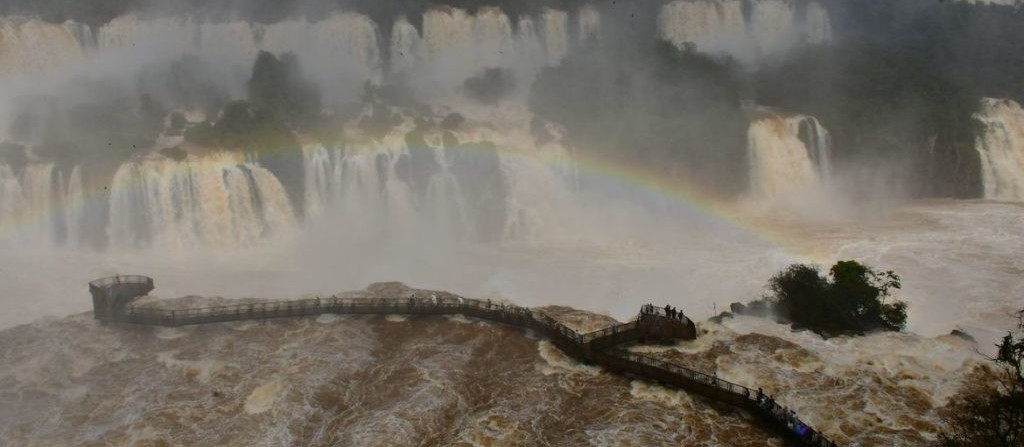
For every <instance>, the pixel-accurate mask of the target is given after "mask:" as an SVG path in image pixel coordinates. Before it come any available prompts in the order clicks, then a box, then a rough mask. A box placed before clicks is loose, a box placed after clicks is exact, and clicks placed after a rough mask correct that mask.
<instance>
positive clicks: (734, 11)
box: [658, 0, 749, 53]
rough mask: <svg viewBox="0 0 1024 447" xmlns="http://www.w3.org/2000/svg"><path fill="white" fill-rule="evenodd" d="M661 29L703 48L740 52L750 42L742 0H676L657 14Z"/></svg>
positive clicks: (671, 39)
mask: <svg viewBox="0 0 1024 447" xmlns="http://www.w3.org/2000/svg"><path fill="white" fill-rule="evenodd" d="M658 33H659V35H660V36H661V38H663V39H665V40H667V41H669V42H672V43H673V44H675V45H676V46H682V45H683V44H685V43H687V42H689V43H693V44H694V45H696V46H697V48H699V49H701V50H702V51H711V52H715V51H723V52H728V53H741V52H743V51H745V47H746V46H747V45H748V44H749V39H748V38H747V30H746V22H745V20H744V18H743V2H742V1H741V0H697V1H673V2H671V3H668V4H666V5H665V6H664V7H663V8H662V9H661V11H660V12H659V14H658Z"/></svg>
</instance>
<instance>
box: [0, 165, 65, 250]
mask: <svg viewBox="0 0 1024 447" xmlns="http://www.w3.org/2000/svg"><path fill="white" fill-rule="evenodd" d="M84 201H85V196H84V191H83V189H82V179H81V169H80V168H79V167H77V166H76V167H74V168H72V170H71V172H70V174H69V176H68V177H65V172H63V171H61V170H59V169H57V167H56V166H54V165H53V164H50V163H30V164H28V165H26V166H24V168H23V169H22V170H21V172H20V174H19V173H15V170H14V169H13V168H12V167H11V166H8V165H6V164H0V236H3V239H7V236H9V235H10V236H13V238H17V239H23V240H27V241H29V242H31V243H33V244H43V245H57V244H59V243H66V244H68V245H77V244H78V243H79V242H80V237H79V235H80V231H79V230H80V228H81V225H82V219H83V206H84Z"/></svg>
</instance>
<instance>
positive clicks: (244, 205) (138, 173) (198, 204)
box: [107, 152, 295, 248]
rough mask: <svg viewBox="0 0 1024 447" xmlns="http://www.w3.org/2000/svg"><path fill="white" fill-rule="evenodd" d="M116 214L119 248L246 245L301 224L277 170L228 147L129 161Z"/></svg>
mask: <svg viewBox="0 0 1024 447" xmlns="http://www.w3.org/2000/svg"><path fill="white" fill-rule="evenodd" d="M109 218H110V222H109V223H108V228H107V234H108V237H109V240H110V244H111V246H113V247H120V248H126V247H138V246H145V245H153V246H157V247H162V248H178V247H198V246H208V247H218V248H220V247H223V248H235V247H245V246H251V245H254V244H256V243H258V242H260V241H261V240H264V239H267V238H270V237H274V236H284V235H287V234H288V233H290V232H291V231H292V230H293V229H294V228H295V217H294V215H293V211H292V207H291V204H290V202H289V201H288V196H287V194H286V193H285V190H284V187H282V186H281V183H280V182H278V180H277V179H276V178H275V177H274V175H273V174H271V173H270V172H269V171H267V170H266V169H264V168H262V167H260V166H259V165H258V164H257V163H255V162H246V161H244V160H243V159H242V156H240V155H238V154H232V153H226V152H220V153H215V154H211V155H207V156H202V157H190V158H188V159H186V160H185V161H181V162H178V161H173V160H170V159H146V160H141V161H133V162H128V163H124V164H122V165H121V167H120V168H118V170H117V173H116V174H115V175H114V179H113V183H112V190H111V195H110V216H109Z"/></svg>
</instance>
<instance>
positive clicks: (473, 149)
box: [303, 112, 574, 242]
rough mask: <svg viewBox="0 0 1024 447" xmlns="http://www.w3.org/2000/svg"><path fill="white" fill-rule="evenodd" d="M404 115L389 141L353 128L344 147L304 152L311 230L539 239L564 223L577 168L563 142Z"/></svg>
mask: <svg viewBox="0 0 1024 447" xmlns="http://www.w3.org/2000/svg"><path fill="white" fill-rule="evenodd" d="M396 114H398V115H402V117H403V119H404V122H403V123H402V124H400V125H397V126H395V127H394V128H392V129H391V130H390V131H389V132H388V133H387V134H386V135H384V136H382V137H380V138H368V137H366V135H362V134H361V132H360V131H359V130H358V129H348V130H346V138H345V141H346V143H345V144H343V145H341V146H339V147H325V146H324V145H322V144H309V145H306V146H305V147H304V148H303V160H304V164H303V166H304V169H305V184H304V187H305V206H306V209H305V216H306V219H307V226H311V227H313V228H314V229H317V228H329V229H330V231H340V232H344V234H345V235H349V236H351V237H355V238H357V239H358V240H368V239H372V238H384V237H386V238H387V239H388V240H394V239H395V238H398V239H399V240H401V239H402V238H407V237H415V238H423V237H424V236H428V235H429V237H430V238H436V239H441V240H448V241H470V242H478V241H488V242H495V241H513V240H515V241H526V242H531V241H532V242H536V241H538V240H540V239H542V236H544V235H551V234H555V232H556V231H557V230H556V229H557V228H559V227H560V226H563V225H565V223H566V221H567V218H566V213H567V210H569V209H571V208H573V207H572V205H571V204H572V200H573V199H572V191H573V184H574V183H573V179H574V177H573V175H574V172H573V171H572V170H571V169H568V168H567V166H570V165H571V164H572V157H571V156H569V155H568V151H566V150H565V149H564V147H562V145H561V143H560V141H559V140H557V138H553V139H551V140H550V141H544V142H543V143H537V142H536V141H535V139H534V137H533V136H532V135H531V133H530V131H529V126H528V125H525V124H522V123H518V124H516V125H515V126H511V127H506V128H503V129H502V130H500V131H498V130H495V129H491V128H489V127H487V126H481V127H475V126H473V125H468V124H467V125H465V126H463V127H464V128H463V129H460V130H453V129H444V128H442V127H440V126H437V125H436V124H424V122H423V121H422V117H420V118H417V119H414V118H412V117H413V116H414V115H413V112H409V113H406V112H396ZM357 121H358V120H357ZM525 122H527V123H528V122H529V120H528V119H526V120H525Z"/></svg>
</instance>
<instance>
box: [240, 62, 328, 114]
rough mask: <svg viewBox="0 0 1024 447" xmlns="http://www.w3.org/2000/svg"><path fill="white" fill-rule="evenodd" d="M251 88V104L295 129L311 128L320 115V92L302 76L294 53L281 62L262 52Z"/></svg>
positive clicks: (253, 73)
mask: <svg viewBox="0 0 1024 447" xmlns="http://www.w3.org/2000/svg"><path fill="white" fill-rule="evenodd" d="M248 87H249V101H250V102H251V103H252V104H253V105H254V106H256V107H258V108H261V109H263V110H265V111H268V112H270V113H273V114H276V115H277V116H279V117H280V119H281V120H282V121H283V122H285V123H288V124H290V125H292V126H295V127H300V126H302V125H305V124H309V123H310V122H312V121H314V120H315V119H316V117H317V116H318V115H319V114H320V110H321V102H320V88H319V87H317V86H316V84H314V83H312V82H310V81H308V80H307V79H306V78H305V77H304V76H303V74H302V70H301V68H300V67H299V61H298V58H297V57H296V56H295V55H294V54H293V53H284V54H282V55H281V58H280V59H278V58H277V57H276V56H274V55H273V54H272V53H269V52H266V51H260V53H259V55H258V56H257V57H256V62H255V63H254V64H253V67H252V77H251V78H249V84H248Z"/></svg>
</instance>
